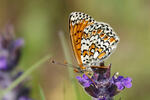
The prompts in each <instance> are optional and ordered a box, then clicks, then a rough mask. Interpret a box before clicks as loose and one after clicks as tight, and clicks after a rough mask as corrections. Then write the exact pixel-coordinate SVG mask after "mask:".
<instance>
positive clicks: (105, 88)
mask: <svg viewBox="0 0 150 100" xmlns="http://www.w3.org/2000/svg"><path fill="white" fill-rule="evenodd" d="M102 65H103V66H104V63H103V64H101V66H102ZM92 70H93V72H94V74H93V75H92V77H91V78H89V77H88V76H87V75H85V74H83V76H82V77H80V76H77V77H76V78H77V79H78V82H79V83H80V84H81V85H82V86H83V87H84V89H85V91H86V92H87V93H88V94H89V95H90V96H91V97H92V98H93V100H113V97H114V96H115V95H117V94H118V93H119V92H121V91H122V90H123V89H125V88H131V87H132V79H131V78H130V77H127V78H124V77H123V76H118V73H116V74H114V75H113V76H112V78H111V77H110V71H111V65H109V66H107V67H106V68H92Z"/></svg>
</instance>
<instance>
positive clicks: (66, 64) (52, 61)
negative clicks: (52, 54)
mask: <svg viewBox="0 0 150 100" xmlns="http://www.w3.org/2000/svg"><path fill="white" fill-rule="evenodd" d="M50 62H51V63H52V64H58V65H62V66H68V67H71V68H78V67H77V66H74V65H72V64H68V63H67V62H65V63H60V62H57V61H55V60H51V61H50Z"/></svg>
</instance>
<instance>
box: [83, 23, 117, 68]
mask: <svg viewBox="0 0 150 100" xmlns="http://www.w3.org/2000/svg"><path fill="white" fill-rule="evenodd" d="M83 33H84V34H88V37H84V35H83V37H82V40H81V44H82V45H81V61H82V62H83V65H84V66H99V64H100V62H102V61H103V60H104V59H106V58H108V57H109V56H110V54H111V53H112V51H114V50H115V48H116V46H117V43H118V41H119V38H118V36H116V34H115V32H114V31H113V29H112V28H111V27H110V26H109V25H108V24H106V23H103V22H95V23H93V24H91V25H89V26H87V27H85V29H84V31H83ZM85 51H87V52H86V55H85Z"/></svg>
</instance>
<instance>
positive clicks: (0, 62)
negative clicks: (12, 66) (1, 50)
mask: <svg viewBox="0 0 150 100" xmlns="http://www.w3.org/2000/svg"><path fill="white" fill-rule="evenodd" d="M6 66H7V59H6V57H5V56H0V70H1V69H6Z"/></svg>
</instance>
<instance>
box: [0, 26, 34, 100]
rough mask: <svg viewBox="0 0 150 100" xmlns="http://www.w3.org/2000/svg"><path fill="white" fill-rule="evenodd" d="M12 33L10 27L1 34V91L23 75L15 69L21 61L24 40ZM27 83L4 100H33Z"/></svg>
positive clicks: (21, 84)
mask: <svg viewBox="0 0 150 100" xmlns="http://www.w3.org/2000/svg"><path fill="white" fill-rule="evenodd" d="M12 32H13V31H12V27H11V26H8V27H7V29H6V33H4V34H0V90H3V89H6V88H7V87H8V86H10V85H11V83H12V82H13V81H15V80H16V79H17V78H18V77H20V76H21V75H22V73H23V72H16V71H15V68H16V66H17V64H18V63H19V60H20V56H21V49H22V46H23V45H24V40H23V39H15V38H14V34H13V33H12ZM15 73H16V74H15ZM25 82H26V80H24V81H23V82H21V83H20V84H19V85H18V86H17V87H15V88H14V89H13V90H12V91H9V92H8V93H7V94H6V95H4V96H3V97H2V100H31V99H30V96H29V95H30V88H28V87H25Z"/></svg>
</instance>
